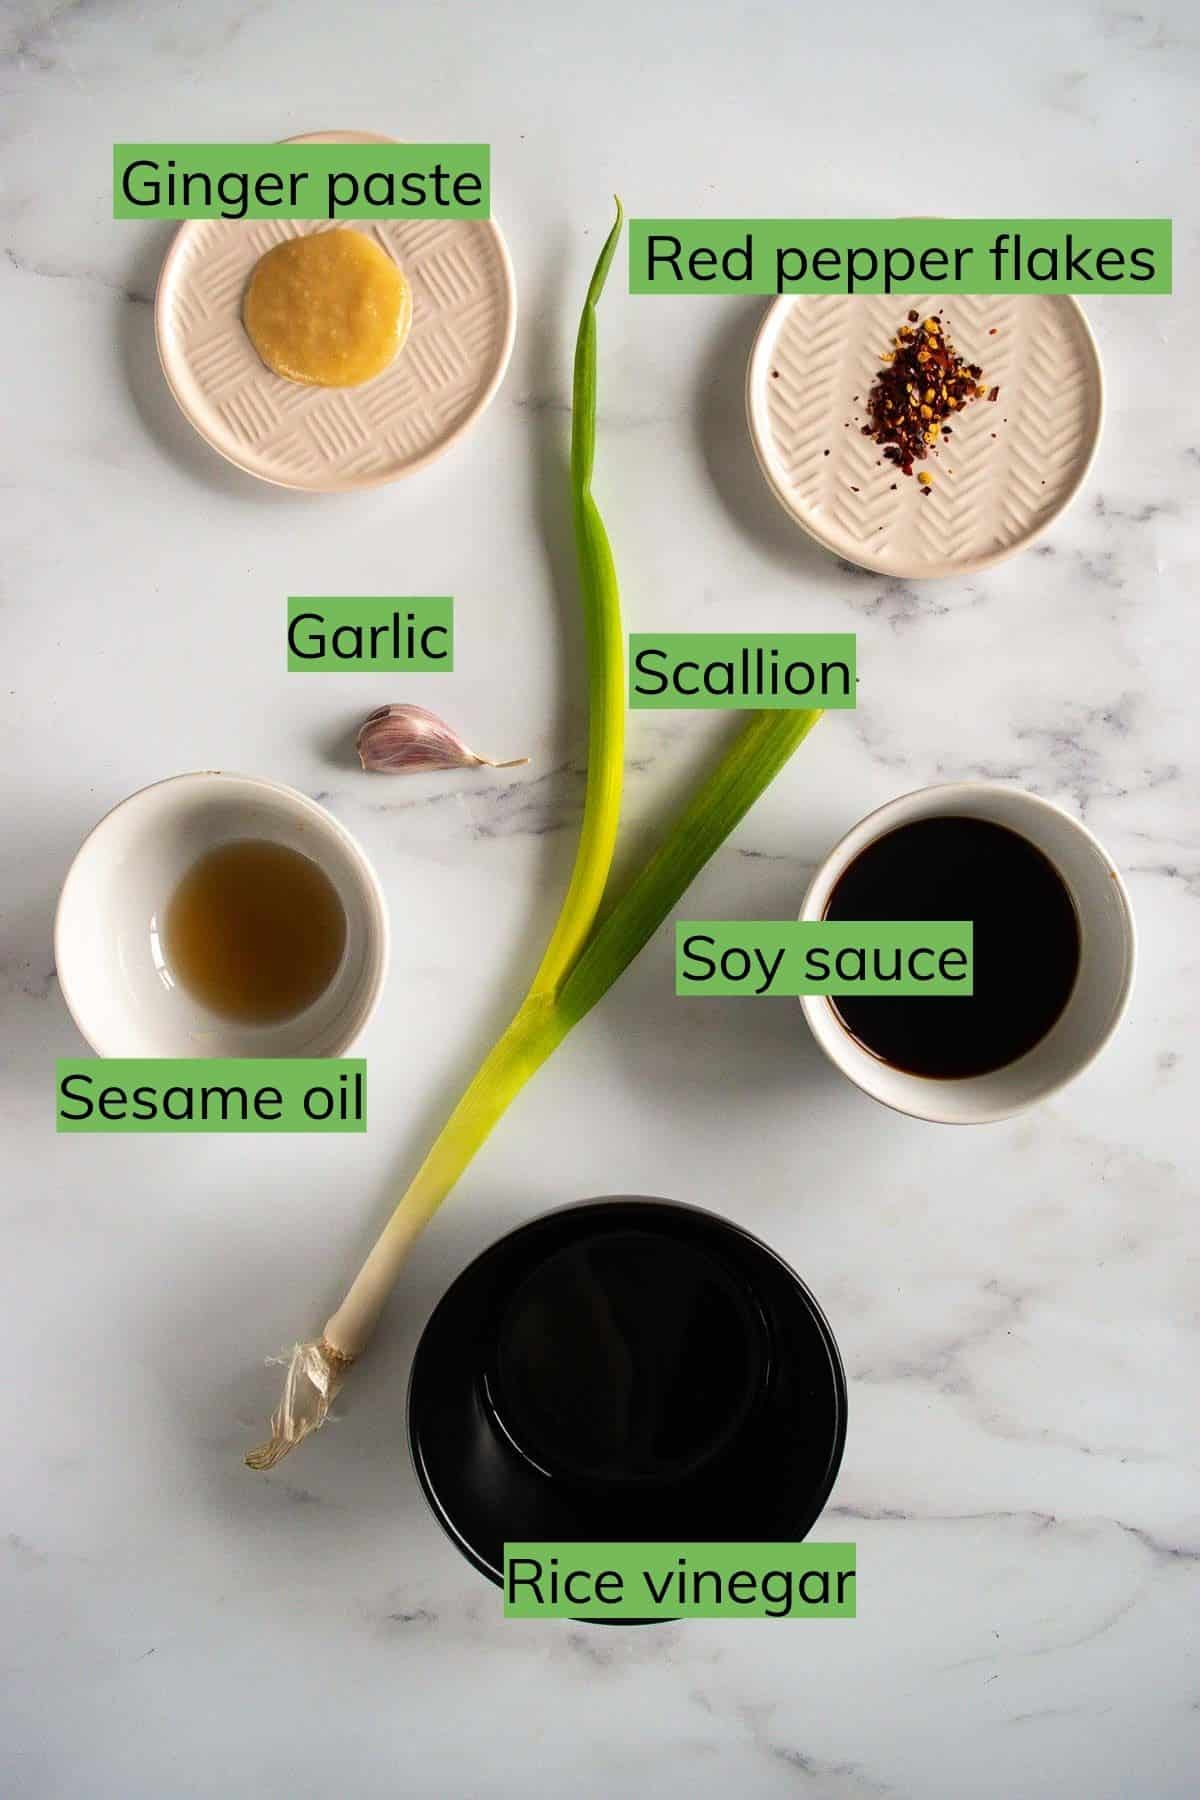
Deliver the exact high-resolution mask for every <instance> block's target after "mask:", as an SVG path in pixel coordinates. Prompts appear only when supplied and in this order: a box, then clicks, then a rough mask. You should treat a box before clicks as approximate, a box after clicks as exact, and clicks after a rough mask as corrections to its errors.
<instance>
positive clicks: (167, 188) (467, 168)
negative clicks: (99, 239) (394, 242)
mask: <svg viewBox="0 0 1200 1800" xmlns="http://www.w3.org/2000/svg"><path fill="white" fill-rule="evenodd" d="M490 206H491V158H490V151H489V147H488V145H487V144H114V145H113V218H114V219H486V218H488V217H490Z"/></svg>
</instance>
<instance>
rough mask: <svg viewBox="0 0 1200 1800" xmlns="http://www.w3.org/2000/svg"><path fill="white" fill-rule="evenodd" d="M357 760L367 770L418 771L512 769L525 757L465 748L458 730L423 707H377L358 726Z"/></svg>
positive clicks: (417, 772) (412, 772)
mask: <svg viewBox="0 0 1200 1800" xmlns="http://www.w3.org/2000/svg"><path fill="white" fill-rule="evenodd" d="M355 748H356V749H357V751H358V760H359V762H360V763H361V764H362V766H363V768H364V769H366V770H367V771H368V772H369V773H373V774H383V775H405V774H420V773H421V772H422V771H423V770H426V769H474V768H488V769H516V768H520V767H521V766H522V765H523V764H524V763H527V762H528V761H529V758H528V757H527V756H517V757H514V758H513V759H512V760H511V761H509V762H497V761H496V759H495V757H492V756H479V755H477V754H476V752H475V751H474V750H471V749H469V748H468V746H467V745H466V744H464V742H463V740H462V739H461V738H460V737H459V735H458V733H457V732H456V731H455V730H453V729H452V727H451V726H449V725H447V724H446V721H445V720H444V719H439V718H438V716H437V714H436V713H431V712H429V711H428V710H427V709H426V708H425V707H423V706H377V707H376V709H375V711H374V712H373V713H370V714H369V715H368V716H367V718H365V719H364V720H363V722H362V724H361V725H360V726H359V728H358V736H357V738H356V739H355Z"/></svg>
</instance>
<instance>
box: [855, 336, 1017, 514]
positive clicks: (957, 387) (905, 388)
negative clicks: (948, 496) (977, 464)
mask: <svg viewBox="0 0 1200 1800" xmlns="http://www.w3.org/2000/svg"><path fill="white" fill-rule="evenodd" d="M883 365H884V366H883V367H882V368H881V369H880V371H879V374H878V375H877V376H876V378H875V385H874V387H873V388H872V389H871V392H870V393H869V394H868V395H867V411H868V413H869V414H870V420H871V422H870V424H869V425H864V426H863V428H862V433H863V436H864V437H869V438H874V439H875V442H876V443H877V444H882V446H883V453H884V455H885V456H886V457H887V458H888V459H889V461H891V462H894V463H895V464H896V466H897V468H900V469H903V471H904V473H905V474H906V475H911V474H912V472H913V463H914V462H920V461H921V460H922V459H923V458H925V457H927V456H928V455H929V454H930V453H931V452H932V451H933V450H935V449H936V447H937V443H938V439H939V438H940V437H941V435H942V433H943V431H944V432H945V434H946V436H947V437H949V436H950V435H951V434H952V427H951V426H950V425H949V424H948V423H947V421H948V420H950V419H951V418H953V416H954V414H955V413H957V412H961V411H962V409H963V407H964V406H967V405H969V404H970V402H971V401H972V400H982V399H983V398H984V396H985V395H986V396H987V397H988V399H995V398H996V396H997V395H998V394H999V391H1000V390H999V388H993V389H992V390H991V392H990V393H989V392H988V389H987V387H986V386H985V385H984V383H983V380H982V376H983V370H982V369H981V368H980V367H979V364H978V363H967V362H964V361H963V359H962V357H961V356H959V354H958V352H957V351H956V350H955V348H954V345H953V344H952V343H951V341H950V338H949V336H948V334H947V331H946V327H945V325H944V323H943V320H942V315H941V314H940V313H936V314H935V315H934V316H933V317H932V318H928V319H926V320H925V321H924V322H923V323H922V322H921V316H920V314H919V313H916V312H910V313H909V315H908V323H907V324H906V325H901V327H900V329H899V331H898V332H897V333H896V335H895V337H894V338H893V339H892V348H891V350H890V351H888V352H887V353H886V354H885V356H884V358H883ZM920 484H921V492H922V493H923V494H928V493H929V491H930V488H931V487H932V485H933V477H932V476H931V475H927V474H923V475H922V476H921V477H920Z"/></svg>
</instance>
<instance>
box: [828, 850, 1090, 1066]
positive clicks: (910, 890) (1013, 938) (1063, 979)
mask: <svg viewBox="0 0 1200 1800" xmlns="http://www.w3.org/2000/svg"><path fill="white" fill-rule="evenodd" d="M825 917H826V918H827V919H970V920H972V921H973V923H974V927H975V933H974V984H973V985H974V992H973V993H972V994H971V995H963V996H959V995H954V996H950V995H946V996H943V995H930V996H928V997H926V996H924V995H922V996H921V997H919V998H912V999H909V998H907V997H904V996H900V997H897V998H891V997H887V998H872V997H863V998H855V997H850V996H846V997H842V998H838V999H836V1000H834V1001H833V1002H832V1004H833V1006H834V1008H835V1010H836V1011H837V1012H838V1014H839V1015H840V1017H841V1018H842V1020H843V1022H844V1023H845V1025H846V1026H847V1027H848V1029H849V1030H850V1031H851V1032H853V1034H854V1036H855V1037H856V1038H857V1039H858V1040H859V1042H860V1043H861V1044H862V1045H863V1046H864V1047H865V1048H866V1049H867V1050H869V1051H870V1052H871V1053H872V1055H874V1056H878V1057H879V1058H880V1059H881V1061H883V1062H888V1063H891V1064H892V1065H893V1066H894V1067H896V1068H899V1069H905V1070H907V1071H908V1072H909V1073H910V1074H913V1075H927V1076H933V1077H937V1078H940V1079H947V1078H954V1077H966V1076H969V1075H986V1074H988V1073H990V1072H991V1071H992V1070H994V1069H1000V1068H1003V1067H1004V1066H1005V1065H1006V1064H1007V1063H1012V1062H1015V1061H1016V1060H1017V1058H1018V1057H1020V1056H1024V1055H1025V1054H1026V1052H1027V1051H1029V1050H1032V1049H1033V1047H1034V1045H1035V1044H1038V1043H1040V1042H1041V1040H1042V1038H1044V1037H1045V1036H1046V1033H1047V1032H1048V1031H1049V1030H1050V1028H1051V1026H1052V1025H1054V1023H1055V1022H1056V1020H1057V1019H1058V1018H1059V1017H1060V1016H1061V1014H1062V1012H1063V1009H1064V1007H1065V1006H1066V1004H1067V1001H1068V1000H1069V999H1070V997H1071V990H1072V988H1073V987H1074V985H1075V977H1076V975H1077V974H1078V972H1079V955H1080V938H1079V918H1078V915H1077V913H1076V911H1075V904H1074V902H1073V900H1072V899H1071V895H1070V893H1069V892H1068V890H1067V887H1066V884H1065V883H1064V881H1063V879H1062V877H1061V876H1060V875H1059V873H1058V871H1057V870H1056V869H1055V867H1054V865H1053V864H1052V863H1051V862H1050V861H1049V859H1048V858H1047V857H1046V856H1044V855H1043V854H1042V852H1041V851H1040V850H1039V849H1037V848H1036V846H1035V845H1033V844H1031V843H1030V842H1029V841H1028V839H1027V838H1024V837H1022V836H1021V835H1020V834H1019V833H1018V832H1015V831H1010V830H1009V829H1008V827H1007V826H1005V825H995V824H993V823H992V822H991V821H990V820H987V819H973V818H960V817H957V816H952V815H951V816H946V817H941V818H933V819H916V820H914V821H913V822H912V824H910V825H900V826H897V828H896V829H895V830H894V831H889V832H887V833H885V835H884V836H883V837H881V838H877V839H876V840H875V842H874V843H873V844H868V845H867V847H866V849H865V850H863V851H862V852H861V853H860V854H859V855H858V856H857V857H856V858H855V859H854V861H853V862H852V863H851V864H850V866H849V868H847V869H846V870H845V871H844V872H843V874H842V876H841V877H840V879H839V880H838V882H837V884H836V886H835V887H834V890H833V892H832V894H831V895H830V897H829V902H828V905H827V906H826V909H825Z"/></svg>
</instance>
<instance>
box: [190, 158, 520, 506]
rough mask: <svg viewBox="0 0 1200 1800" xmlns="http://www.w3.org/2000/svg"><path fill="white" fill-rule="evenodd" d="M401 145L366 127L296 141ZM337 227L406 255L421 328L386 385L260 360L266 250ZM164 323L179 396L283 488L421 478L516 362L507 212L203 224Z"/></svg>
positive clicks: (194, 416) (193, 224)
mask: <svg viewBox="0 0 1200 1800" xmlns="http://www.w3.org/2000/svg"><path fill="white" fill-rule="evenodd" d="M389 141H390V140H389V139H387V138H381V137H379V136H378V135H376V134H375V133H372V132H365V131H317V132H312V133H309V134H308V135H307V136H305V137H302V138H293V139H289V142H292V143H312V144H319V143H341V144H351V143H353V144H363V143H372V144H378V143H387V142H389ZM334 224H336V225H337V226H339V227H341V228H344V227H347V226H348V227H349V228H350V229H352V230H355V231H365V232H367V233H368V234H370V235H371V236H373V237H375V238H376V239H377V241H378V242H379V243H380V244H381V245H382V246H383V248H384V249H385V250H386V251H387V252H388V254H389V255H390V256H392V257H394V258H395V260H396V262H397V263H399V265H400V267H401V269H402V270H403V271H404V273H405V275H406V276H407V277H408V280H409V282H410V283H411V286H412V295H413V322H412V329H411V330H410V332H409V335H408V339H407V341H406V343H405V344H404V347H403V349H402V350H401V351H400V353H399V355H398V356H397V357H396V360H395V362H394V363H392V364H391V365H390V367H389V368H387V369H385V370H384V372H383V374H382V375H377V376H376V377H375V379H374V380H373V381H367V382H364V383H363V385H362V386H361V387H356V388H317V387H305V386H302V385H300V384H299V383H297V382H292V381H287V380H285V379H284V378H283V376H281V375H275V374H273V373H272V372H271V370H270V369H268V368H267V367H266V366H265V365H264V364H263V363H262V362H260V361H259V358H258V355H257V353H256V351H255V349H254V347H253V345H252V344H251V342H250V339H249V338H248V337H247V336H246V332H245V328H244V327H243V325H242V297H243V295H244V293H245V290H246V283H247V281H248V279H249V277H250V272H251V270H252V269H253V267H254V265H255V263H256V262H257V261H258V258H259V257H260V256H261V255H262V254H263V252H264V251H266V250H269V249H271V247H272V246H273V245H275V244H278V243H282V242H283V240H284V239H285V238H288V237H299V236H301V235H302V234H303V233H306V232H312V231H330V230H332V229H334ZM154 321H155V331H156V334H157V337H158V353H159V357H160V359H161V361H162V366H163V373H164V374H165V375H166V378H167V381H168V383H169V385H170V388H171V392H172V393H173V394H174V396H175V398H176V400H177V401H178V402H179V405H180V406H181V408H182V409H183V411H184V413H185V414H186V415H187V417H188V418H189V419H190V420H191V422H192V424H193V425H194V426H195V427H196V430H197V431H198V432H199V433H200V435H201V437H203V438H206V439H207V440H208V442H209V443H210V444H211V445H212V447H213V449H214V450H218V451H219V452H220V453H221V455H222V456H224V457H227V458H228V460H229V461H230V462H232V463H236V464H237V466H238V467H239V468H240V469H245V470H246V471H247V472H248V473H249V474H251V475H257V476H259V477H260V478H261V479H262V480H263V481H272V482H275V483H276V485H277V486H279V487H290V488H305V489H308V490H309V491H310V492H312V493H332V492H336V491H338V490H345V489H347V488H357V487H372V486H375V485H376V484H378V483H380V482H384V481H395V480H396V479H397V478H398V477H399V476H401V475H408V474H410V473H411V472H412V471H413V470H414V469H419V468H420V467H421V466H422V465H423V464H424V463H427V462H430V461H432V459H433V458H434V457H435V456H440V455H441V453H442V451H443V450H446V449H448V448H449V447H450V445H451V444H452V443H453V442H454V440H455V439H456V438H457V437H460V436H461V435H462V433H463V432H464V431H465V430H466V429H467V427H468V426H469V425H470V424H472V423H473V421H474V420H475V419H477V418H478V417H479V414H480V413H481V412H482V411H483V409H484V407H485V406H486V405H487V404H488V401H489V400H490V399H491V398H492V395H493V394H494V393H495V392H496V389H497V388H498V387H499V385H500V382H501V379H502V377H503V375H504V371H505V368H506V367H507V365H508V358H509V355H510V352H511V350H512V343H513V334H514V332H515V329H516V291H515V288H514V285H513V277H512V268H511V265H510V263H509V260H508V251H507V249H506V247H505V243H504V239H503V237H502V236H501V234H500V229H499V227H498V226H497V225H496V224H495V222H494V221H483V220H475V219H444V220H443V219H414V220H406V219H389V220H387V221H386V222H383V223H380V224H372V223H368V222H366V221H363V220H353V219H347V220H338V221H335V222H333V223H331V222H330V221H328V220H319V221H311V222H310V221H306V220H303V219H280V220H273V219H272V220H267V219H257V220H255V219H246V220H235V219H229V220H226V219H196V220H192V221H189V223H187V224H186V225H183V226H181V227H180V230H179V231H178V233H177V234H176V236H175V239H174V241H173V242H172V245H171V248H170V250H169V251H168V252H167V257H166V261H165V262H164V263H163V268H162V274H161V275H160V277H159V282H158V294H157V297H156V300H155V308H154Z"/></svg>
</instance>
